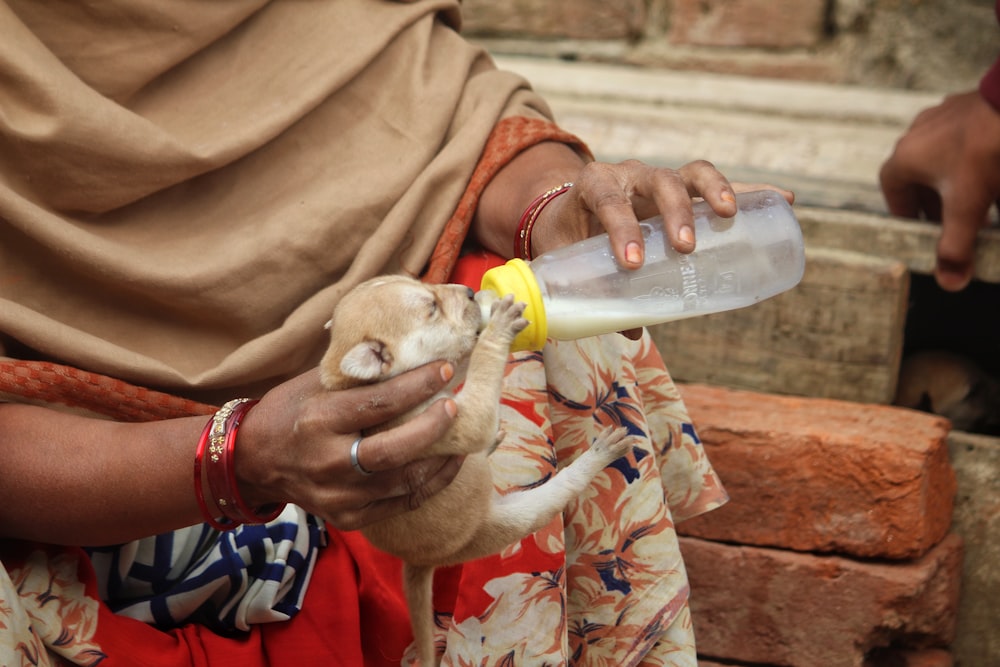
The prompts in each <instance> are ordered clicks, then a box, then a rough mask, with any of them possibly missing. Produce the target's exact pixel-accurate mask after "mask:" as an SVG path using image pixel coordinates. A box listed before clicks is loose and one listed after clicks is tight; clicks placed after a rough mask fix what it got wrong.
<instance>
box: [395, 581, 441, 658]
mask: <svg viewBox="0 0 1000 667" xmlns="http://www.w3.org/2000/svg"><path fill="white" fill-rule="evenodd" d="M403 592H404V593H405V594H406V605H407V607H408V609H409V611H410V627H412V628H413V641H414V643H415V644H416V646H417V657H419V658H420V667H437V664H438V661H437V648H436V647H435V645H434V600H433V593H434V568H433V567H429V566H425V565H411V564H410V563H404V564H403Z"/></svg>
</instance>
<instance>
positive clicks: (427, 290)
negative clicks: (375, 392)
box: [320, 276, 481, 389]
mask: <svg viewBox="0 0 1000 667" xmlns="http://www.w3.org/2000/svg"><path fill="white" fill-rule="evenodd" d="M473 296H474V293H473V291H472V290H470V289H469V288H467V287H464V286H462V285H428V284H425V283H422V282H420V281H418V280H415V279H413V278H407V277H405V276H383V277H379V278H373V279H371V280H368V281H367V282H364V283H361V284H360V285H358V286H357V287H355V288H354V289H353V290H351V291H350V292H348V293H347V294H346V295H345V296H344V298H343V299H341V301H340V303H339V304H338V305H337V307H336V309H335V310H334V312H333V318H332V319H331V320H330V321H329V322H328V323H327V328H328V329H330V347H329V348H328V349H327V351H326V354H325V356H324V357H323V360H322V361H321V362H320V373H321V376H322V380H323V385H324V386H325V387H327V388H328V389H344V388H346V387H350V386H354V385H358V384H364V383H368V382H375V381H378V380H384V379H387V378H390V377H392V376H394V375H398V374H400V373H403V372H405V371H408V370H411V369H413V368H416V367H417V366H421V365H423V364H425V363H427V362H430V361H434V360H436V359H446V360H448V361H451V362H453V363H455V364H456V366H460V365H461V363H462V362H463V361H464V360H465V359H466V358H467V357H468V355H469V354H470V353H471V351H472V348H473V347H474V346H475V343H476V339H477V336H478V331H479V325H480V321H481V315H480V309H479V306H478V305H477V304H476V302H475V300H474V299H473Z"/></svg>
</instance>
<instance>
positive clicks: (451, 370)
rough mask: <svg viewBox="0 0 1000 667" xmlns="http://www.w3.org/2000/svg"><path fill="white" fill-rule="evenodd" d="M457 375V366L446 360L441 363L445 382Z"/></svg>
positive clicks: (442, 377)
mask: <svg viewBox="0 0 1000 667" xmlns="http://www.w3.org/2000/svg"><path fill="white" fill-rule="evenodd" d="M453 377H455V367H454V366H452V365H451V362H450V361H448V362H445V363H444V364H442V365H441V379H442V380H444V381H445V382H450V381H451V379H452V378H453Z"/></svg>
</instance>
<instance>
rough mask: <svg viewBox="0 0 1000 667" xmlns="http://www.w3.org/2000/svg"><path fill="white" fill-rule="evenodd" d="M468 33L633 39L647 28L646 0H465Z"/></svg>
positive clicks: (463, 7) (463, 11) (465, 23)
mask: <svg viewBox="0 0 1000 667" xmlns="http://www.w3.org/2000/svg"><path fill="white" fill-rule="evenodd" d="M462 16H463V20H462V32H463V33H464V34H466V35H480V36H482V35H490V36H518V37H527V38H538V37H544V38H551V37H563V38H572V39H591V40H593V39H632V38H635V37H637V36H639V35H640V34H641V32H642V30H643V27H644V24H645V19H646V11H645V4H644V3H643V2H642V0H623V1H619V2H606V0H573V1H572V2H549V1H548V0H499V1H496V2H495V1H494V0H464V2H463V3H462Z"/></svg>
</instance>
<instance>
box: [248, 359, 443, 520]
mask: <svg viewBox="0 0 1000 667" xmlns="http://www.w3.org/2000/svg"><path fill="white" fill-rule="evenodd" d="M453 372H454V370H453V368H452V367H451V366H450V365H449V364H446V363H444V362H439V363H433V364H428V365H426V366H424V367H421V368H418V369H416V370H413V371H410V372H408V373H404V374H403V375H400V376H398V377H395V378H393V379H391V380H388V381H386V382H380V383H377V384H372V385H366V386H362V387H356V388H354V389H348V390H345V391H327V390H326V389H324V388H323V387H322V385H321V384H320V381H319V373H318V372H317V371H311V372H309V373H306V374H304V375H302V376H300V377H298V378H296V379H294V380H292V381H290V382H287V383H285V384H282V385H279V386H278V387H276V388H274V389H273V390H271V391H270V392H268V393H267V394H266V395H265V396H264V397H263V399H262V400H261V402H260V403H259V404H257V406H256V407H254V408H253V409H252V410H251V411H250V412H249V413H248V414H247V417H246V418H245V420H244V422H243V425H242V426H241V428H240V432H239V442H238V443H237V454H236V466H237V468H236V470H237V475H238V478H239V481H240V491H241V493H242V494H243V496H244V499H245V500H246V501H247V502H248V504H250V505H251V506H260V505H264V504H268V503H273V502H281V501H288V502H293V503H295V504H297V505H299V506H301V507H303V508H305V509H306V510H308V511H310V512H312V513H314V514H316V515H318V516H321V517H323V518H324V519H326V520H327V521H329V522H330V523H331V524H333V525H334V526H336V527H337V528H339V529H341V530H354V529H357V528H362V527H364V526H365V525H368V524H370V523H373V522H376V521H379V520H382V519H386V518H388V517H390V516H394V515H396V514H400V513H402V512H405V511H407V510H412V509H414V508H416V507H418V506H420V505H421V504H422V503H423V502H424V501H426V500H427V498H429V497H431V496H432V495H434V494H435V493H437V492H438V491H440V490H441V489H443V488H444V487H445V486H447V485H448V484H449V483H450V482H451V481H452V479H454V477H455V475H456V474H458V470H459V468H460V466H461V459H459V458H458V457H436V458H423V453H424V452H425V451H426V450H427V449H428V448H429V447H430V446H431V444H433V443H434V442H435V441H437V440H438V439H440V438H441V437H442V436H443V435H444V433H445V431H447V430H448V428H449V427H450V426H451V424H452V420H453V419H454V417H455V414H456V412H457V405H456V404H455V401H453V400H452V399H450V398H445V399H441V400H438V401H436V402H435V403H433V404H431V405H430V406H429V407H428V408H427V410H425V411H424V412H423V413H421V414H420V415H418V416H416V417H414V418H413V419H411V420H409V421H407V422H405V423H403V424H401V425H399V426H396V427H394V428H391V429H388V430H385V431H382V432H379V433H374V434H373V435H370V436H366V437H364V438H363V439H362V441H361V444H360V445H359V447H358V462H359V463H360V464H361V466H362V467H363V468H364V469H365V470H368V471H371V472H372V474H370V475H365V474H363V473H362V472H359V471H358V470H355V469H354V468H353V467H352V465H351V461H350V449H351V445H352V443H353V442H354V441H355V440H356V439H357V438H358V437H359V436H360V432H361V431H363V430H367V429H370V428H372V427H375V426H378V425H380V424H383V423H384V422H386V421H388V420H390V419H392V418H394V417H397V416H399V415H401V414H403V413H405V412H406V411H408V410H410V409H411V408H413V407H414V406H416V405H419V404H420V403H422V402H424V401H426V400H427V399H429V398H431V397H432V396H434V395H435V394H436V393H437V392H438V391H440V390H441V389H442V388H443V387H444V386H445V384H447V382H448V380H449V379H450V378H451V376H452V374H453Z"/></svg>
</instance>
